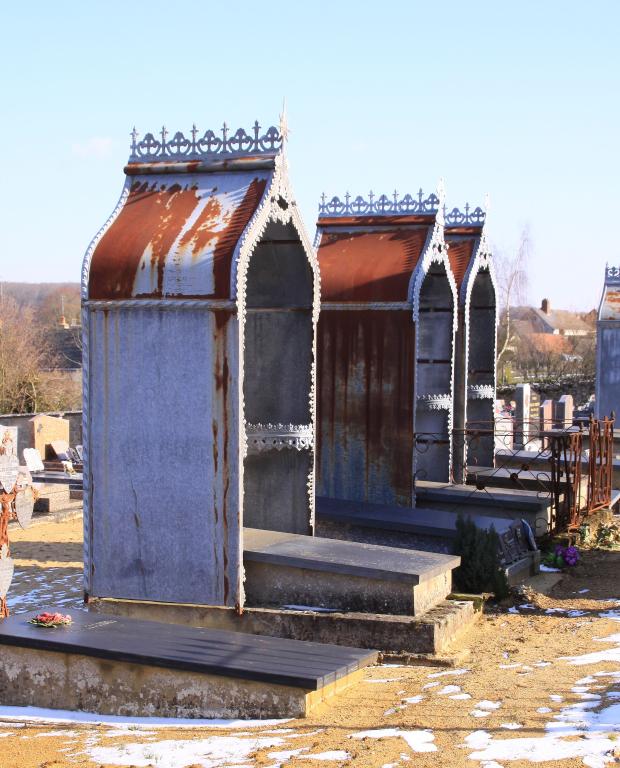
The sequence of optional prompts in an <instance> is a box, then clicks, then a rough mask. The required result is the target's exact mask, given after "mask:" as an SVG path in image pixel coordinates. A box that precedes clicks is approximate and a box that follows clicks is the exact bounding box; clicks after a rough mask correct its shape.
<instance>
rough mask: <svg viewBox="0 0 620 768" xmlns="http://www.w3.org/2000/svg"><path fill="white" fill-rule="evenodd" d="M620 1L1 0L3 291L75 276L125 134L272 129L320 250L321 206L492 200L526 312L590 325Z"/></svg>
mask: <svg viewBox="0 0 620 768" xmlns="http://www.w3.org/2000/svg"><path fill="white" fill-rule="evenodd" d="M619 27H620V3H618V2H617V1H616V0H609V1H608V2H605V1H603V0H600V1H599V0H592V1H591V2H590V3H587V4H586V3H583V2H577V1H576V0H563V1H562V2H556V0H545V2H540V0H537V1H536V2H530V1H529V0H519V2H518V3H517V2H514V3H501V2H497V0H494V2H477V1H476V0H469V2H466V3H465V2H453V1H452V0H444V2H442V3H437V2H430V1H429V0H427V2H425V3H420V2H417V1H411V0H410V1H409V2H384V3H377V2H366V1H365V0H357V2H348V1H342V2H337V1H335V0H331V2H324V1H323V0H314V2H304V1H303V0H291V1H290V2H288V3H285V4H281V3H280V4H277V5H276V4H265V3H257V2H246V0H236V2H218V3H216V2H211V1H210V0H209V1H207V0H202V1H198V0H196V1H195V2H187V1H184V0H177V2H175V3H171V2H166V3H163V2H159V1H158V0H149V2H143V1H142V0H135V1H134V2H131V3H129V2H116V1H115V0H106V2H90V3H86V2H78V1H77V0H76V1H75V2H68V1H66V0H56V1H55V2H54V3H49V2H43V0H34V1H32V2H29V3H10V4H9V3H7V4H3V6H2V22H1V24H0V86H1V88H0V94H1V97H2V106H3V109H2V119H1V120H0V140H1V143H2V149H3V156H4V160H3V168H2V181H1V183H0V281H30V282H39V281H59V282H60V281H69V280H75V281H79V279H80V270H81V263H82V258H83V254H84V251H85V250H86V248H87V246H88V244H89V242H90V240H91V238H92V237H93V235H94V234H95V233H96V232H97V230H98V229H99V227H100V226H101V225H102V224H103V223H104V221H105V220H106V219H107V217H108V215H109V214H110V213H111V211H112V210H113V208H114V207H115V205H116V202H117V200H118V197H119V194H120V191H121V187H122V185H123V180H124V176H123V166H124V164H125V162H126V160H127V158H128V155H129V144H130V137H129V133H130V131H131V129H132V127H133V126H134V125H135V126H136V128H137V129H138V131H139V132H140V133H141V134H144V133H146V132H148V131H152V132H155V131H158V130H159V129H160V128H161V126H162V125H166V127H167V128H168V130H169V131H171V132H174V131H176V130H182V131H184V132H186V133H189V131H190V129H191V126H192V123H194V122H195V123H196V125H197V126H198V128H199V129H201V130H203V131H204V130H206V129H207V128H212V129H214V130H217V129H219V128H220V127H221V124H222V122H223V121H224V120H226V122H227V123H228V125H229V126H231V127H232V128H235V129H236V128H237V127H245V128H247V129H249V128H250V127H251V125H252V124H253V122H254V120H255V119H258V120H259V122H260V123H261V125H263V126H265V127H267V126H269V125H271V124H276V125H277V121H278V116H279V113H280V111H281V109H282V102H283V99H286V105H287V115H288V125H289V128H290V134H289V144H288V155H289V166H290V175H291V182H292V187H293V190H294V193H295V196H296V199H297V201H298V203H299V205H300V208H301V211H302V214H303V217H304V221H305V223H306V227H307V229H308V231H309V233H310V236H311V237H312V236H313V235H314V227H315V223H316V212H317V203H318V200H319V197H320V194H321V193H322V192H325V193H326V194H327V195H329V196H332V195H336V194H337V195H344V194H345V192H347V191H349V192H350V193H351V194H353V195H357V194H363V195H367V194H368V192H369V190H371V189H372V190H373V191H374V192H375V194H381V193H386V194H392V193H393V191H394V190H397V191H398V193H399V194H405V193H407V192H411V193H414V192H416V191H417V190H418V189H419V188H420V187H422V188H423V189H424V190H425V191H426V192H429V193H430V192H431V191H433V190H434V189H435V188H436V186H437V183H438V181H439V179H440V177H443V179H444V182H445V188H446V194H447V205H448V207H449V208H452V207H453V206H455V205H456V206H463V205H464V204H465V203H466V202H468V201H469V202H470V203H471V204H472V205H477V204H482V203H483V201H484V197H485V194H486V193H488V194H489V197H490V211H489V217H488V232H489V237H490V240H491V242H492V244H493V247H494V250H495V252H496V253H498V254H501V255H503V256H504V257H507V258H510V257H511V256H512V255H513V254H514V253H515V252H516V249H517V248H518V246H519V242H520V239H521V237H522V233H523V232H524V231H525V230H526V231H527V232H528V233H529V237H530V240H531V249H530V255H529V266H528V270H529V285H528V295H527V298H528V299H529V301H531V302H532V303H535V304H538V303H539V302H540V300H541V299H542V298H543V297H548V298H549V299H550V300H551V303H552V306H555V307H556V308H566V309H574V310H589V309H591V308H593V307H594V306H596V305H597V304H598V301H599V298H600V294H601V289H602V281H603V274H604V267H605V263H606V262H609V263H610V264H612V263H614V264H616V265H620V247H619V246H618V244H617V241H616V240H614V238H612V239H611V240H610V239H609V235H608V233H607V229H608V228H609V227H610V226H613V222H614V220H615V217H616V216H617V214H618V211H620V192H619V184H618V179H619V178H620V161H619V148H620V47H619V46H618V44H617V39H616V36H617V30H618V28H619Z"/></svg>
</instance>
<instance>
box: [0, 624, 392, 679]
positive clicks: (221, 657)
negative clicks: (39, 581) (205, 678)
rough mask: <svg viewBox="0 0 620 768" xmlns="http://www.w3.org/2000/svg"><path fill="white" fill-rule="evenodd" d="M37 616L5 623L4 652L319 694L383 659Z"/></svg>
mask: <svg viewBox="0 0 620 768" xmlns="http://www.w3.org/2000/svg"><path fill="white" fill-rule="evenodd" d="M45 610H51V611H52V612H53V611H54V609H45ZM34 615H35V614H34V613H26V614H19V615H16V616H11V617H9V618H8V619H4V620H3V621H1V622H0V646H2V645H10V646H16V647H21V648H34V649H38V650H44V651H56V652H60V653H76V654H81V655H84V656H94V657H97V658H100V659H109V660H113V661H123V662H128V663H133V664H144V665H149V666H156V667H164V668H168V669H180V670H187V671H192V672H201V673H204V674H211V675H221V676H224V677H234V678H240V679H244V680H255V681H261V682H270V683H273V684H278V685H289V686H295V687H299V688H305V689H308V690H319V689H320V688H322V687H323V686H325V685H328V684H330V683H333V682H334V681H335V680H338V679H340V678H342V677H345V676H346V675H348V674H350V673H351V672H354V671H355V670H357V669H361V668H362V667H365V666H368V665H369V664H372V663H374V662H375V661H376V659H377V653H376V652H375V651H367V650H361V649H359V648H348V647H345V646H340V645H323V644H321V643H311V642H302V641H300V640H287V639H283V638H277V637H265V636H262V637H257V636H254V635H246V634H243V633H241V632H230V631H227V630H217V629H207V628H200V627H187V626H181V625H177V624H164V623H160V622H156V621H144V620H141V619H131V618H125V617H120V616H93V615H92V614H89V613H88V612H86V611H75V612H73V613H72V614H71V616H72V618H73V623H72V624H71V625H70V626H66V627H58V628H56V629H46V628H42V627H36V626H33V625H32V624H29V623H28V620H29V619H31V618H32V617H33V616H34Z"/></svg>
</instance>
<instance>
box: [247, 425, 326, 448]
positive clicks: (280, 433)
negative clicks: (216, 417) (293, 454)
mask: <svg viewBox="0 0 620 768" xmlns="http://www.w3.org/2000/svg"><path fill="white" fill-rule="evenodd" d="M245 433H246V436H247V444H248V451H252V452H253V453H262V452H263V451H272V450H276V451H281V450H283V449H290V450H296V451H303V450H306V449H308V448H312V447H313V446H314V434H313V429H312V424H247V423H246V425H245Z"/></svg>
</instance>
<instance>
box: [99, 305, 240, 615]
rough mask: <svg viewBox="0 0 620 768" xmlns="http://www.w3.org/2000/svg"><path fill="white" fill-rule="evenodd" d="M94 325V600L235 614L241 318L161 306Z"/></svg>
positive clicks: (109, 312) (116, 313)
mask: <svg viewBox="0 0 620 768" xmlns="http://www.w3.org/2000/svg"><path fill="white" fill-rule="evenodd" d="M89 322H90V326H89V334H90V339H89V341H90V344H89V348H90V404H89V406H90V407H89V422H90V435H89V466H90V472H91V482H90V483H89V484H88V485H89V486H90V494H91V499H90V501H91V503H90V521H91V526H90V537H91V542H90V548H87V551H90V553H91V555H90V558H91V562H90V566H91V574H90V575H91V592H92V594H94V595H96V596H111V597H117V598H132V599H138V600H159V601H171V602H184V603H194V602H195V603H207V604H211V605H234V604H235V603H236V602H237V601H238V600H239V594H238V587H239V568H240V563H239V552H240V538H241V533H240V521H239V467H238V455H239V446H238V439H239V438H238V390H237V386H236V385H235V386H233V382H236V381H238V378H237V377H238V373H237V367H238V364H237V360H238V349H237V345H238V327H237V325H238V323H237V318H236V316H235V315H234V314H232V313H231V311H230V310H228V309H213V308H212V309H207V308H185V309H175V308H172V309H171V308H170V307H169V306H168V307H161V308H156V307H153V306H151V308H138V309H136V308H133V307H128V308H122V309H119V308H114V309H91V311H90V320H89ZM87 565H88V564H87Z"/></svg>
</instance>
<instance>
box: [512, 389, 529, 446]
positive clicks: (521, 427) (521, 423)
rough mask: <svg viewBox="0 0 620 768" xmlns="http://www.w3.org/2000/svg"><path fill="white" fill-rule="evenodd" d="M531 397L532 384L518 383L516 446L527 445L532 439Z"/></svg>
mask: <svg viewBox="0 0 620 768" xmlns="http://www.w3.org/2000/svg"><path fill="white" fill-rule="evenodd" d="M530 399H531V389H530V385H529V384H517V388H516V390H515V406H516V407H515V432H514V442H515V446H521V447H526V446H527V444H528V441H529V439H530Z"/></svg>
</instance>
